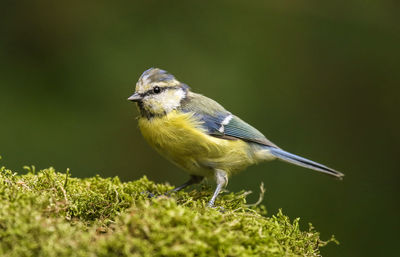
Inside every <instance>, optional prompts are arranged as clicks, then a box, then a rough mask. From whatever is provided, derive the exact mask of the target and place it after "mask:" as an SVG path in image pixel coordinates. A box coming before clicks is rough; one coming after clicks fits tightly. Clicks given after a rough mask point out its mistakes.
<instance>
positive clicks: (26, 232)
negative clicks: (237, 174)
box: [0, 167, 333, 257]
mask: <svg viewBox="0 0 400 257" xmlns="http://www.w3.org/2000/svg"><path fill="white" fill-rule="evenodd" d="M27 169H28V174H26V175H18V174H16V173H13V172H12V171H10V170H7V169H6V168H4V167H2V168H1V169H0V256H18V257H23V256H57V257H61V256H319V254H320V253H319V248H320V247H322V246H324V245H326V244H327V242H324V241H321V240H320V239H319V234H318V233H317V232H315V231H314V229H313V228H312V227H311V228H310V230H309V231H300V229H299V220H298V219H296V220H294V221H293V222H291V221H290V220H289V218H288V217H286V216H284V215H283V214H282V213H281V212H279V213H278V214H277V215H275V216H272V217H265V216H263V215H264V213H265V211H264V210H263V207H247V206H246V204H245V203H246V199H245V196H246V193H244V192H240V193H236V194H233V193H231V194H223V196H222V197H219V199H218V201H217V206H220V207H221V208H215V209H213V208H207V207H205V206H206V203H207V201H208V199H209V198H210V196H211V194H212V191H210V190H205V191H201V192H199V191H197V190H193V191H191V192H179V193H175V194H173V195H172V196H171V197H165V196H163V197H157V198H152V199H149V198H148V197H147V193H146V192H151V193H153V194H155V195H162V194H163V193H165V192H166V191H168V190H169V189H171V187H170V186H168V185H164V184H155V183H153V182H151V181H149V180H148V179H147V178H146V177H144V178H142V179H139V180H136V181H132V182H128V183H122V182H121V181H120V180H119V179H118V178H117V177H115V178H101V177H99V176H96V177H92V178H86V179H79V178H72V177H69V175H68V172H67V173H58V172H56V171H55V170H54V169H53V168H49V169H44V170H41V171H39V172H35V170H34V168H33V167H31V168H27ZM332 240H333V239H331V240H329V241H332Z"/></svg>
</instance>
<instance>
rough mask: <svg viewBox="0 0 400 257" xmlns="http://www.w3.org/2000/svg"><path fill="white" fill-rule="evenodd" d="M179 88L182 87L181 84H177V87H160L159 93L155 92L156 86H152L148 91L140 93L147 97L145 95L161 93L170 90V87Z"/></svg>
mask: <svg viewBox="0 0 400 257" xmlns="http://www.w3.org/2000/svg"><path fill="white" fill-rule="evenodd" d="M178 88H181V87H179V86H176V87H160V92H158V93H155V92H154V88H152V89H149V90H147V91H146V92H144V93H141V94H139V95H140V96H141V97H145V96H148V95H158V94H159V93H161V92H163V91H166V90H169V89H178Z"/></svg>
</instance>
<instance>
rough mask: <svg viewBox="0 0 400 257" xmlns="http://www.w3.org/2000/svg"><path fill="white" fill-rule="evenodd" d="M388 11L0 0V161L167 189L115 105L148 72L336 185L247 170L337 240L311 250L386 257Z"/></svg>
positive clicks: (390, 244)
mask: <svg viewBox="0 0 400 257" xmlns="http://www.w3.org/2000/svg"><path fill="white" fill-rule="evenodd" d="M399 7H400V6H399V2H398V1H395V0H380V1H361V0H351V1H348V0H347V1H344V0H339V1H317V0H313V1H306V2H304V1H270V2H267V1H232V0H229V1H228V0H225V1H191V2H190V3H189V1H154V0H152V1H140V2H139V1H2V3H1V8H0V155H2V157H3V159H2V160H1V163H0V165H5V166H7V167H9V168H11V169H13V170H15V171H19V172H21V173H22V172H24V170H23V169H22V166H23V165H35V166H36V167H37V168H45V167H49V166H54V167H56V168H57V169H58V170H59V171H65V170H66V169H67V168H70V169H71V172H72V174H73V175H74V176H79V177H87V176H92V175H95V174H100V175H102V176H116V175H117V176H119V177H120V178H121V179H122V180H125V181H127V180H133V179H137V178H139V177H141V176H143V175H147V176H148V177H149V178H150V179H152V180H155V181H157V182H165V181H168V182H170V183H171V184H174V185H177V184H180V183H182V182H184V181H185V180H186V179H187V175H186V174H185V173H183V172H182V171H179V170H178V169H177V168H175V167H174V166H172V165H171V164H170V163H168V162H167V161H165V160H164V159H162V158H161V157H160V156H158V155H157V154H156V153H155V152H154V151H153V150H152V149H150V147H149V146H148V145H147V144H146V143H145V142H144V140H143V139H142V137H141V135H140V133H139V131H138V129H137V122H136V120H135V117H136V116H137V115H138V112H137V110H136V108H135V106H134V105H133V104H132V103H130V102H128V101H126V98H127V97H128V96H130V94H131V93H132V92H133V89H134V85H135V83H136V80H137V78H138V77H139V76H140V75H141V73H142V72H143V71H144V70H146V69H148V68H149V67H160V68H163V69H166V70H168V71H170V72H171V73H173V74H174V75H175V76H176V77H177V78H178V79H179V80H181V81H183V82H185V83H187V84H188V85H190V86H191V87H192V89H193V90H194V91H196V92H200V93H203V94H205V95H207V96H209V97H212V98H214V99H216V100H217V101H219V102H220V103H222V104H223V105H224V106H225V107H226V108H227V109H229V110H230V111H232V112H233V113H235V114H237V115H238V116H239V117H242V118H243V119H245V120H246V121H248V122H249V123H250V124H252V125H254V126H255V127H257V128H258V129H259V130H260V131H263V132H264V133H265V134H266V136H267V137H268V138H269V139H270V140H271V141H273V142H275V143H277V144H278V145H279V146H281V147H282V148H284V149H287V150H289V151H291V152H293V153H297V154H300V155H303V156H305V157H309V158H311V159H313V160H316V161H319V162H322V163H324V164H327V165H329V166H332V167H334V168H336V169H338V170H340V171H343V172H344V173H345V174H346V177H345V179H344V180H343V181H337V180H334V179H331V178H329V177H327V176H324V175H320V174H317V173H315V172H311V171H308V170H305V169H302V168H299V167H295V166H291V165H288V164H285V163H280V162H273V163H265V164H261V165H259V166H255V167H251V168H249V169H247V170H246V172H243V173H241V174H239V175H237V176H236V177H233V178H232V179H231V180H230V184H229V186H228V189H229V190H230V191H240V190H242V189H246V190H252V191H253V192H254V194H253V196H251V197H250V199H249V201H255V200H256V199H257V197H258V192H259V184H260V182H261V181H264V183H265V186H266V190H267V192H266V196H265V199H264V204H265V205H266V206H267V209H268V211H269V215H272V214H274V213H276V212H277V210H278V209H279V208H282V209H283V211H284V212H285V213H286V214H288V215H289V216H290V217H292V218H295V217H301V219H302V224H303V226H304V228H306V227H307V224H308V222H312V223H313V224H314V226H315V227H316V228H317V230H318V231H320V232H321V234H322V238H325V239H328V238H329V237H330V235H331V234H335V236H336V237H337V238H338V239H339V241H340V242H341V244H340V245H339V246H336V245H334V244H330V245H329V246H328V247H326V248H324V249H323V251H322V253H323V255H324V256H364V257H365V256H398V240H399V229H400V226H399V189H398V186H399V177H400V169H399V168H400V166H399V164H400V162H399V151H398V148H399V144H400V136H399V131H400V126H399V114H400V112H399V111H400V109H399V95H400V15H399V13H400V12H399V11H400V8H399Z"/></svg>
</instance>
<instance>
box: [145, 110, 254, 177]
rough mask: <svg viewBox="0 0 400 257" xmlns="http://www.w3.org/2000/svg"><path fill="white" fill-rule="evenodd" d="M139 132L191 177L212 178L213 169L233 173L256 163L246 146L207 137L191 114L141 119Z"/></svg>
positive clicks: (238, 142)
mask: <svg viewBox="0 0 400 257" xmlns="http://www.w3.org/2000/svg"><path fill="white" fill-rule="evenodd" d="M139 128H140V130H141V132H142V134H143V137H144V138H145V139H146V141H147V142H148V143H149V144H150V145H151V146H153V147H154V148H155V149H156V150H157V151H158V152H159V153H160V154H161V155H163V156H164V157H166V158H167V159H169V160H170V161H172V162H173V163H174V164H176V165H177V166H179V167H181V168H182V169H184V170H186V171H187V172H189V173H190V174H193V175H200V176H211V175H212V174H213V169H215V168H218V169H223V170H225V171H226V172H228V173H231V172H236V171H240V170H242V169H244V168H245V167H247V166H249V165H251V164H253V163H255V162H256V161H255V160H254V156H253V154H252V151H251V149H250V146H249V145H248V144H247V143H246V142H244V141H242V140H225V139H220V138H216V137H213V136H209V135H208V134H207V133H206V131H205V130H204V129H203V128H202V127H201V121H200V120H198V119H197V118H196V117H195V116H193V114H192V113H178V112H177V111H171V112H169V113H168V114H167V115H165V116H162V117H154V118H151V119H147V118H144V117H142V118H140V119H139Z"/></svg>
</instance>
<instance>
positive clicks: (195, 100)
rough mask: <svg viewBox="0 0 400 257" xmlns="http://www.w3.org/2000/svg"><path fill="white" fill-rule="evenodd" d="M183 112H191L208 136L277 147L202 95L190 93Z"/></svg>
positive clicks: (184, 103)
mask: <svg viewBox="0 0 400 257" xmlns="http://www.w3.org/2000/svg"><path fill="white" fill-rule="evenodd" d="M181 110H182V111H183V112H192V113H194V115H195V116H196V117H197V118H198V119H199V120H200V121H201V122H202V127H203V128H204V129H205V130H206V131H207V132H208V134H209V135H212V136H215V137H218V138H223V139H230V140H232V139H241V140H244V141H248V142H253V143H258V144H261V145H266V146H272V147H277V146H276V145H275V144H274V143H272V142H271V141H269V140H268V139H267V138H266V137H265V136H264V135H263V134H262V133H261V132H260V131H258V130H257V129H255V128H254V127H252V126H251V125H249V124H248V123H246V122H245V121H243V120H241V119H240V118H239V117H237V116H235V115H233V114H231V113H230V112H228V111H227V110H225V108H224V107H222V106H221V105H220V104H218V103H217V102H215V101H214V100H212V99H210V98H207V97H205V96H203V95H199V94H195V93H190V94H189V95H188V96H187V98H186V99H185V100H184V101H183V102H182V104H181Z"/></svg>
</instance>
